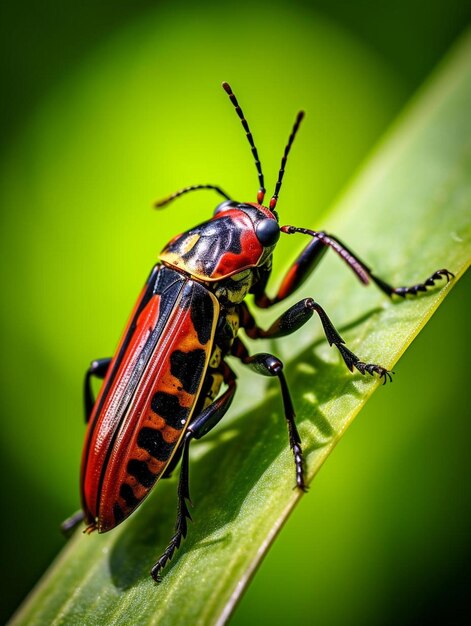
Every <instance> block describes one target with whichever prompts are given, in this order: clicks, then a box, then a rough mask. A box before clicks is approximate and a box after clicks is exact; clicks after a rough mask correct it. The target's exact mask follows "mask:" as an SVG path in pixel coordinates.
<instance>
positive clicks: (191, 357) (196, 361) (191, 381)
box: [170, 348, 206, 394]
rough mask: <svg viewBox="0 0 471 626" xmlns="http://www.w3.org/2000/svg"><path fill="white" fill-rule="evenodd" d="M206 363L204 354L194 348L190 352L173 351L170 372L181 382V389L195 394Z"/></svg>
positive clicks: (202, 351) (199, 349)
mask: <svg viewBox="0 0 471 626" xmlns="http://www.w3.org/2000/svg"><path fill="white" fill-rule="evenodd" d="M205 363H206V352H205V351H204V350H202V349H201V348H196V349H195V350H191V351H190V352H182V351H181V350H174V352H173V353H172V356H171V357H170V372H171V373H172V375H173V376H175V378H178V380H179V381H180V382H181V384H182V386H183V389H184V390H185V391H187V392H188V393H191V394H195V393H196V392H197V391H198V387H199V383H200V380H201V375H202V373H203V371H204V365H205Z"/></svg>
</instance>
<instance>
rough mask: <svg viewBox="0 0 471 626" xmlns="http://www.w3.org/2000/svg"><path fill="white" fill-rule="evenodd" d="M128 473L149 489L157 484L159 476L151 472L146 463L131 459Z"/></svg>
mask: <svg viewBox="0 0 471 626" xmlns="http://www.w3.org/2000/svg"><path fill="white" fill-rule="evenodd" d="M126 469H127V472H128V474H130V475H131V476H134V478H135V479H136V480H137V481H138V482H140V483H141V485H143V486H144V487H146V488H147V489H150V488H151V487H152V485H153V484H154V483H155V481H156V479H157V476H156V475H155V474H154V473H153V472H151V471H150V469H149V467H148V465H147V463H146V462H145V461H140V460H139V459H131V460H130V461H128V465H127V468H126Z"/></svg>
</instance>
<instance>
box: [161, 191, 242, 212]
mask: <svg viewBox="0 0 471 626" xmlns="http://www.w3.org/2000/svg"><path fill="white" fill-rule="evenodd" d="M199 189H214V191H216V192H217V193H218V194H219V195H221V196H223V197H224V198H226V200H231V199H232V198H230V197H229V196H228V195H227V193H225V192H224V191H223V190H222V189H221V188H220V187H217V186H216V185H191V186H190V187H183V189H179V190H178V191H175V193H172V194H171V195H170V196H167V197H165V198H163V199H162V200H157V202H154V208H156V209H160V208H161V207H163V206H165V205H166V204H168V203H169V202H172V200H175V198H179V197H180V196H183V194H185V193H189V192H190V191H198V190H199Z"/></svg>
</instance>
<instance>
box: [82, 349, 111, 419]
mask: <svg viewBox="0 0 471 626" xmlns="http://www.w3.org/2000/svg"><path fill="white" fill-rule="evenodd" d="M110 363H111V359H110V358H109V357H108V358H106V359H95V360H94V361H92V362H91V363H90V367H89V368H88V370H87V372H86V374H85V381H84V388H83V396H84V406H85V422H86V423H88V420H89V419H90V415H91V414H92V411H93V405H94V404H95V398H94V397H93V391H92V380H91V379H92V376H95V377H96V378H101V379H103V378H104V377H105V376H106V372H107V371H108V368H109V366H110Z"/></svg>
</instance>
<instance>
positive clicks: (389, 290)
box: [256, 226, 454, 306]
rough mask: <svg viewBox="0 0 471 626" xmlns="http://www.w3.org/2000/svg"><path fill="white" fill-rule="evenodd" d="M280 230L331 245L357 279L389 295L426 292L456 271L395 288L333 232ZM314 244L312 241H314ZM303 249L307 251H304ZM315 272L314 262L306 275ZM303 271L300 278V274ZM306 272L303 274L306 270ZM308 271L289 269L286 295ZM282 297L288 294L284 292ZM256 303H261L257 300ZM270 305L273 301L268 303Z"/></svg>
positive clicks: (293, 228)
mask: <svg viewBox="0 0 471 626" xmlns="http://www.w3.org/2000/svg"><path fill="white" fill-rule="evenodd" d="M280 230H281V232H283V233H285V234H288V235H293V234H294V233H302V234H304V235H310V236H311V237H313V242H318V244H319V245H321V246H323V247H324V248H331V249H332V250H333V251H334V252H335V253H336V254H338V256H339V257H340V258H341V259H342V261H344V263H346V264H347V265H348V267H349V268H350V269H351V270H352V271H353V272H354V273H355V274H356V276H357V278H358V280H359V281H360V282H361V283H363V284H364V285H368V284H369V283H370V281H372V282H373V283H374V284H375V285H376V286H377V287H379V289H381V291H383V292H384V293H385V294H386V295H388V296H389V297H392V296H394V295H396V296H400V297H401V298H405V297H406V296H407V295H410V296H416V295H417V294H418V293H420V292H424V291H427V289H428V288H429V287H433V286H434V285H435V282H436V281H437V280H441V279H442V278H445V279H446V281H447V282H448V281H449V280H450V279H451V278H453V277H454V274H453V273H452V272H450V271H449V270H447V269H440V270H436V271H435V272H434V273H433V274H431V275H430V276H429V277H428V278H427V279H426V280H424V282H422V283H417V284H415V285H411V286H409V287H393V286H392V285H390V284H389V283H387V282H386V281H384V280H383V279H382V278H379V277H378V276H376V275H375V274H374V273H373V271H372V270H371V268H369V267H368V265H367V264H366V263H364V262H363V261H362V260H361V259H360V258H359V256H358V255H357V254H356V253H355V252H353V251H352V250H350V249H349V248H348V247H347V246H346V245H345V244H344V243H342V242H341V241H340V239H337V237H335V236H334V235H329V234H328V233H325V232H323V231H316V230H310V229H308V228H298V227H296V226H282V227H281V229H280ZM311 243H312V242H311ZM308 249H309V244H308V245H307V246H306V248H305V250H308ZM303 252H304V251H303ZM302 257H303V253H301V256H300V257H299V258H300V259H301V258H302ZM298 262H299V259H298V260H297V261H296V262H295V266H296V264H297V263H298ZM310 271H312V262H311V265H309V266H308V267H307V274H308V273H309V272H310ZM299 272H301V279H300V278H299V276H298V274H299ZM303 272H304V273H303ZM291 273H293V278H291ZM307 274H306V271H305V270H303V268H302V267H300V268H299V269H298V268H296V267H295V271H293V269H292V270H290V271H289V272H288V274H287V275H286V277H285V280H284V281H283V283H282V287H281V289H280V290H282V289H283V286H285V292H286V295H289V294H291V293H292V292H293V290H294V289H296V287H297V286H299V284H301V282H302V281H303V280H304V279H305V278H306V276H307ZM285 292H283V294H282V297H286V295H284V293H285ZM279 296H280V294H279V295H278V296H277V297H276V298H275V299H274V302H278V301H279V300H280V297H279ZM261 302H262V304H261V305H259V306H263V298H262V299H261ZM256 303H257V304H258V302H257V300H256ZM268 306H270V304H269V305H268Z"/></svg>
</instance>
